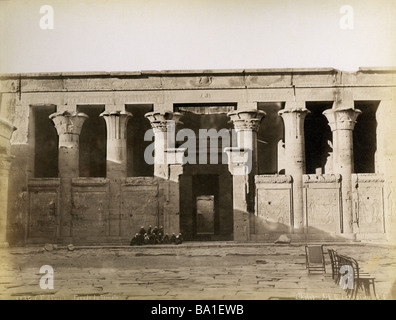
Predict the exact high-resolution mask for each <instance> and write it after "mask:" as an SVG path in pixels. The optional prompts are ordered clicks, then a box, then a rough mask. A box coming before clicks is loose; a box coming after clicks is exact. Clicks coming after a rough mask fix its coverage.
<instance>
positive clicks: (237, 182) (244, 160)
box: [224, 147, 251, 241]
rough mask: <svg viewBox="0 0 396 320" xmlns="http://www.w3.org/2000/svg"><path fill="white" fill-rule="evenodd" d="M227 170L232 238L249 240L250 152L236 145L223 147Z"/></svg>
mask: <svg viewBox="0 0 396 320" xmlns="http://www.w3.org/2000/svg"><path fill="white" fill-rule="evenodd" d="M224 151H225V152H226V153H227V156H228V170H229V171H230V173H231V174H232V186H233V204H232V205H233V220H234V240H235V241H249V240H250V213H249V210H248V189H249V173H248V172H249V171H250V170H251V168H249V164H248V162H249V161H251V160H249V158H250V157H251V152H249V150H247V149H242V148H238V147H232V148H225V150H224Z"/></svg>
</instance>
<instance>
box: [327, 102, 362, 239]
mask: <svg viewBox="0 0 396 320" xmlns="http://www.w3.org/2000/svg"><path fill="white" fill-rule="evenodd" d="M350 104H352V106H353V101H350ZM360 113H361V111H360V110H357V109H354V108H353V107H349V108H347V109H341V108H339V109H331V110H326V111H324V112H323V114H324V115H325V116H326V118H327V120H328V121H329V125H330V128H331V131H332V132H333V156H334V160H333V161H334V162H333V171H334V173H338V174H341V176H342V183H341V193H342V230H341V231H342V232H343V233H353V208H352V173H353V172H354V169H353V129H354V127H355V123H356V119H357V117H358V116H359V114H360Z"/></svg>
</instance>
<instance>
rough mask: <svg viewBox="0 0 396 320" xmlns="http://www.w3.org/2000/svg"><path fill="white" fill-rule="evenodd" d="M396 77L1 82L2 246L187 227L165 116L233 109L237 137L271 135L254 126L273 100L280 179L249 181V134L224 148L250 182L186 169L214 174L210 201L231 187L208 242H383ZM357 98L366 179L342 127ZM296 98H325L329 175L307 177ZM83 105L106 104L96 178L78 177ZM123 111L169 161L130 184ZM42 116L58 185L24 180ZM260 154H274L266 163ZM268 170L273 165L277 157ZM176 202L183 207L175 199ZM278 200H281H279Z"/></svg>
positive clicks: (102, 77)
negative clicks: (51, 140)
mask: <svg viewBox="0 0 396 320" xmlns="http://www.w3.org/2000/svg"><path fill="white" fill-rule="evenodd" d="M395 74H396V72H395V70H394V69H392V68H389V69H386V68H372V69H367V68H362V69H360V70H359V71H358V72H343V71H339V70H335V69H332V68H317V69H250V70H249V69H246V70H184V71H183V70H182V71H177V70H170V71H150V70H149V71H141V72H92V73H41V74H15V75H1V76H0V91H1V108H0V115H1V117H2V118H5V119H7V120H6V121H8V122H10V123H11V126H16V127H17V131H15V133H13V134H12V138H11V145H12V147H11V148H10V145H9V144H8V141H9V140H10V137H9V134H8V133H9V132H8V133H7V134H6V136H7V137H6V140H7V148H6V153H7V154H8V155H9V154H10V153H11V150H12V151H13V152H12V153H13V154H14V155H15V156H16V157H15V158H13V160H12V162H10V161H8V160H4V159H3V160H2V161H1V164H2V165H3V167H7V166H8V165H9V164H10V165H11V169H10V171H11V176H10V183H9V184H8V187H9V190H10V192H6V193H7V194H9V198H8V200H5V201H6V202H7V206H8V209H7V211H8V217H7V218H6V222H5V224H7V234H8V237H9V239H12V242H13V243H15V244H17V243H18V244H23V243H24V242H25V241H27V242H29V241H30V242H36V243H45V242H53V241H54V240H55V239H58V238H59V239H60V241H61V242H62V243H68V242H69V241H73V242H74V243H77V242H79V241H81V242H82V241H87V242H97V243H101V242H108V243H110V242H117V243H125V241H128V240H127V238H129V237H130V236H131V233H134V232H136V231H137V230H136V226H137V225H140V224H145V225H146V224H154V225H161V224H162V225H164V226H167V227H166V228H168V229H172V230H179V229H180V228H188V229H193V228H194V223H195V220H194V218H193V217H194V214H195V212H193V208H192V205H189V204H188V203H187V204H186V202H191V203H195V200H196V199H193V197H195V196H196V195H194V194H193V190H195V189H194V188H195V186H194V185H193V184H192V183H186V184H184V185H183V186H182V184H181V183H180V181H183V177H184V176H185V174H186V172H188V170H186V166H183V165H182V161H181V160H182V156H183V152H181V151H180V150H179V151H180V152H179V151H178V150H175V148H174V146H170V145H168V137H167V135H165V134H164V132H165V131H164V130H165V129H167V128H168V129H171V131H172V130H173V131H177V130H178V128H177V127H176V125H174V126H172V125H171V123H170V122H169V121H173V120H175V121H177V122H179V120H180V117H181V114H178V113H177V112H175V111H177V109H176V107H180V106H182V109H181V110H183V112H188V108H194V110H200V111H199V112H201V113H204V114H206V112H203V111H202V110H205V108H207V107H208V106H212V107H213V106H215V107H216V108H217V109H216V110H217V111H221V110H223V108H234V107H235V108H236V110H233V111H232V112H231V113H230V116H231V118H232V121H233V122H234V127H235V128H236V129H237V131H239V132H240V131H243V130H250V129H251V130H252V131H253V132H256V131H257V130H266V128H268V127H267V126H266V121H269V119H266V118H265V119H263V118H262V117H261V115H262V111H260V110H261V109H265V108H266V107H267V106H269V104H271V103H272V104H276V105H278V106H282V107H283V106H284V107H285V108H284V110H283V111H281V113H282V117H283V118H284V120H285V122H284V124H285V127H284V130H285V138H286V139H285V147H286V149H285V156H284V157H283V164H284V169H286V173H287V174H288V175H287V176H281V175H275V174H273V173H275V172H279V170H275V169H276V168H275V169H274V170H272V169H271V170H269V171H270V172H268V174H266V175H265V176H262V175H260V176H256V177H255V175H256V174H258V173H259V171H258V166H256V167H255V164H257V163H258V162H257V161H256V156H257V157H259V156H260V155H258V152H257V150H258V148H257V142H258V141H256V140H257V137H256V136H254V134H253V136H252V139H251V141H250V142H249V143H247V144H248V146H247V145H246V144H244V145H239V146H238V148H239V151H236V150H235V149H234V151H232V149H229V150H230V152H231V153H230V155H232V156H233V159H232V161H230V164H231V167H230V169H231V170H230V171H233V172H234V171H235V170H236V169H238V168H241V167H244V163H245V162H246V159H245V156H246V155H247V154H246V152H245V151H246V150H245V149H243V148H248V147H251V149H252V160H253V161H252V163H253V166H252V168H251V169H252V171H251V173H250V174H249V175H247V176H248V177H247V179H245V177H244V178H241V177H237V178H235V179H234V181H233V182H227V181H228V180H227V179H224V175H221V174H219V172H220V171H221V170H220V169H218V168H217V169H216V170H212V169H210V168H209V166H206V167H204V166H200V165H197V167H196V168H195V169H194V175H204V174H207V175H213V174H215V175H219V177H221V178H219V179H220V180H221V181H219V193H220V194H221V193H222V192H223V191H224V190H226V188H227V186H226V184H231V183H232V185H233V188H232V190H233V191H231V188H230V190H229V192H228V191H227V192H225V191H224V193H227V194H228V193H229V194H228V195H227V197H223V198H222V197H221V196H220V197H219V209H218V211H219V215H218V217H217V218H216V219H218V221H219V222H218V226H217V228H218V230H217V231H216V232H218V233H219V235H216V236H220V235H221V236H224V232H225V231H226V232H227V237H228V239H232V238H233V239H236V240H243V241H246V240H249V239H251V240H255V241H273V239H274V238H275V237H278V236H279V233H284V234H288V235H290V234H292V236H290V237H293V239H295V238H298V236H297V231H301V237H300V238H301V239H305V238H309V237H310V236H312V237H317V238H318V239H319V237H328V239H331V240H334V239H337V238H338V237H339V236H343V237H347V238H350V239H353V238H354V237H356V236H357V235H359V237H360V238H361V239H373V237H379V238H381V237H385V236H386V237H388V238H389V239H390V238H391V237H389V235H390V234H391V233H393V231H392V230H393V229H392V228H391V226H393V225H394V224H395V221H396V219H395V216H396V214H395V208H396V205H395V203H396V200H394V198H395V196H394V194H396V192H395V190H394V189H395V188H394V187H393V184H392V181H393V180H394V177H395V175H396V174H395V173H394V168H393V167H394V165H393V163H394V162H395V152H396V150H395V148H394V144H392V143H391V142H392V141H393V136H394V134H393V131H394V130H393V127H394V125H393V123H394V119H395V112H394V109H395V108H394V101H395V97H396V89H395V87H396V82H395V81H396V76H395ZM363 101H364V102H363ZM365 102H368V103H369V104H370V105H371V106H374V107H375V108H377V109H376V112H375V117H376V121H377V128H376V132H375V134H376V135H377V139H376V146H377V151H376V154H375V172H376V175H375V176H364V175H361V176H360V177H359V176H358V177H357V178H358V179H357V180H356V179H355V177H354V176H353V175H352V174H353V171H354V170H353V140H354V137H353V134H352V130H353V127H354V125H355V124H356V123H359V117H357V115H358V114H359V112H358V111H356V109H355V104H357V107H358V108H361V109H362V110H364V108H363V107H365ZM307 103H309V106H310V108H316V106H318V107H320V108H322V106H321V104H322V103H326V104H329V103H330V104H331V103H333V109H328V110H327V111H326V112H325V114H326V116H327V118H328V120H329V124H330V127H332V130H333V140H334V142H335V143H334V144H333V149H334V150H332V151H333V158H332V161H331V162H333V163H332V164H333V168H332V169H333V173H334V175H331V176H330V175H319V174H317V175H312V174H309V175H306V174H305V172H304V155H305V153H304V140H306V139H315V138H316V137H304V125H303V123H304V122H303V121H302V120H303V117H304V115H305V114H306V113H307V111H306V109H305V108H304V106H305V105H307V106H308V104H307ZM89 106H100V107H103V110H104V111H105V112H104V113H103V116H104V117H105V118H106V119H107V133H108V137H107V156H106V160H105V162H106V169H107V173H106V178H103V177H102V178H100V177H90V178H81V177H79V137H78V136H79V134H80V132H81V130H83V129H84V119H86V117H85V116H83V115H82V114H81V113H79V109H81V108H82V107H84V108H87V107H89ZM132 106H133V107H136V108H137V109H139V107H141V106H145V108H148V109H147V111H148V110H150V108H152V113H149V116H148V118H149V119H150V120H148V121H151V124H152V126H153V128H154V129H155V131H156V136H155V142H154V144H155V155H156V156H158V157H163V158H164V159H168V157H167V156H170V161H168V162H166V161H164V163H157V164H156V166H155V170H154V177H127V173H126V170H125V165H126V162H127V161H128V159H126V158H127V157H126V151H128V152H130V151H131V149H133V148H134V144H136V141H134V143H133V144H132V143H128V141H127V137H126V136H125V128H126V125H127V119H129V114H128V113H127V112H126V110H127V109H128V110H130V109H129V108H130V107H132ZM360 106H362V107H360ZM49 107H50V108H53V109H56V112H55V114H54V115H53V116H52V118H53V119H54V122H55V126H56V129H57V131H58V134H59V147H60V148H59V154H58V155H59V178H56V177H53V178H50V179H46V178H37V177H35V161H36V156H35V152H36V149H35V145H34V141H35V128H34V123H35V121H36V120H37V119H35V115H34V112H32V110H33V109H32V108H34V110H40V108H49ZM88 109H89V108H88ZM250 109H253V110H250ZM213 110H214V109H213ZM227 110H228V109H227ZM278 110H279V109H278ZM147 111H145V112H147ZM51 112H52V111H51ZM360 117H362V116H360ZM181 120H182V121H183V118H182V119H181ZM168 122H169V123H168ZM259 123H261V125H260V127H259V126H258V124H259ZM280 131H283V129H282V130H280ZM345 131H349V133H346V132H345ZM2 132H3V131H1V130H0V136H3V138H4V136H5V135H4V134H2ZM273 139H275V138H273ZM276 139H277V138H276ZM3 140H4V139H3ZM262 142H263V141H259V143H262ZM289 142H290V143H289ZM1 148H2V147H1V146H0V149H1ZM3 149H4V148H3ZM3 149H2V150H3ZM242 149H243V150H242ZM132 153H133V150H132ZM271 158H272V159H276V155H273V157H271ZM278 158H279V157H278ZM230 160H231V159H230ZM273 162H274V163H275V164H276V160H275V161H273ZM219 166H220V165H219ZM359 174H360V173H359ZM365 179H366V180H367V181H365ZM3 180H4V179H3ZM3 180H2V181H1V184H2V190H5V185H6V184H5V182H4V181H5V180H4V181H3ZM187 187H188V188H190V189H191V190H190V189H189V190H186V188H187ZM340 190H341V194H339V191H340ZM6 193H3V194H2V196H3V197H4V195H5V194H6ZM183 193H186V194H187V198H188V199H189V200H188V201H187V200H186V199H183V197H181V194H183ZM278 194H279V195H281V196H280V197H279V199H276V195H278ZM231 195H233V197H232V196H231ZM2 199H3V198H2ZM1 201H2V202H4V200H1ZM226 202H227V203H233V208H232V209H234V213H235V214H234V216H233V217H232V218H231V217H230V216H229V215H228V214H226V212H228V211H227V210H228V209H224V208H225V207H227V206H228V205H229V204H227V203H226ZM182 209H183V210H184V209H186V210H187V212H183V210H182ZM230 210H231V209H230ZM3 220H4V219H3ZM341 222H342V223H343V225H341ZM3 224H4V223H3V222H1V223H0V225H3ZM395 225H396V224H395ZM297 229H299V230H297ZM168 231H170V230H168ZM289 232H293V233H289ZM25 237H26V238H27V239H26V240H25ZM72 237H75V239H76V240H73V239H70V238H72ZM84 239H85V240H84ZM76 241H77V242H76Z"/></svg>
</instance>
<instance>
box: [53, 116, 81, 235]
mask: <svg viewBox="0 0 396 320" xmlns="http://www.w3.org/2000/svg"><path fill="white" fill-rule="evenodd" d="M49 117H50V119H51V120H52V121H53V122H54V124H55V128H56V131H57V132H58V136H59V159H58V163H59V164H58V166H59V178H60V179H61V186H60V195H61V206H60V209H61V210H60V211H61V213H60V214H61V227H60V235H61V236H62V237H68V236H72V206H73V204H72V185H71V184H72V178H77V177H78V176H79V141H80V133H81V129H82V126H83V124H84V122H85V120H86V119H87V118H88V116H87V115H86V114H85V113H81V112H79V113H77V112H69V111H65V112H62V113H60V112H58V113H53V114H51V115H50V116H49Z"/></svg>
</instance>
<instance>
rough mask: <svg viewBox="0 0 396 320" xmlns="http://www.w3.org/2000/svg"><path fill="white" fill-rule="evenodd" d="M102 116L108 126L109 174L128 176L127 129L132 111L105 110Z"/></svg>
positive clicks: (107, 158) (107, 159)
mask: <svg viewBox="0 0 396 320" xmlns="http://www.w3.org/2000/svg"><path fill="white" fill-rule="evenodd" d="M100 116H101V117H103V119H104V120H105V121H106V128H107V156H106V162H107V164H106V165H107V167H106V173H107V176H108V177H111V176H121V177H126V175H127V141H126V129H127V124H128V121H129V119H130V118H131V117H132V113H130V112H125V111H115V112H103V113H101V114H100Z"/></svg>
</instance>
